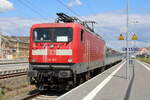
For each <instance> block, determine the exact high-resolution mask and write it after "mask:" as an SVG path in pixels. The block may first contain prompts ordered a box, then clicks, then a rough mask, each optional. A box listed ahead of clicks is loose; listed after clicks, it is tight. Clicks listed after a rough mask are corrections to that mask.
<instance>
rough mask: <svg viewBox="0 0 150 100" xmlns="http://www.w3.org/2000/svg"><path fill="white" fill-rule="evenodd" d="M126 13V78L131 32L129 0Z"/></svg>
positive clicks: (127, 75)
mask: <svg viewBox="0 0 150 100" xmlns="http://www.w3.org/2000/svg"><path fill="white" fill-rule="evenodd" d="M126 15H127V19H126V21H127V22H126V48H127V50H126V60H127V64H126V79H128V78H129V32H128V28H129V0H127V2H126Z"/></svg>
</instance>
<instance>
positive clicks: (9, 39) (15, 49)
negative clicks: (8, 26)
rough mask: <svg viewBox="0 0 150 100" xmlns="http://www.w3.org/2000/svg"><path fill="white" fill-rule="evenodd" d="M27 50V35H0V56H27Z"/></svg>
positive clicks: (9, 57) (12, 57) (3, 57)
mask: <svg viewBox="0 0 150 100" xmlns="http://www.w3.org/2000/svg"><path fill="white" fill-rule="evenodd" d="M28 52H29V37H24V36H19V37H18V36H5V35H0V58H1V59H15V58H27V57H28Z"/></svg>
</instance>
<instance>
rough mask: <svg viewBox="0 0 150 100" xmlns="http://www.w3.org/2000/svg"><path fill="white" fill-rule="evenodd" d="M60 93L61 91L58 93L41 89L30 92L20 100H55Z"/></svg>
mask: <svg viewBox="0 0 150 100" xmlns="http://www.w3.org/2000/svg"><path fill="white" fill-rule="evenodd" d="M62 94H63V93H59V92H58V91H44V92H43V91H42V92H36V93H34V94H31V95H29V96H27V97H24V98H23V99H21V100H55V99H56V98H58V97H59V96H60V95H62Z"/></svg>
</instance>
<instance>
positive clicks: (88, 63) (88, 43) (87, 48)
mask: <svg viewBox="0 0 150 100" xmlns="http://www.w3.org/2000/svg"><path fill="white" fill-rule="evenodd" d="M86 57H87V69H89V66H90V41H89V40H87V41H86Z"/></svg>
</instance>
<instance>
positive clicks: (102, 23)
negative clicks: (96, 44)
mask: <svg viewBox="0 0 150 100" xmlns="http://www.w3.org/2000/svg"><path fill="white" fill-rule="evenodd" d="M84 18H85V19H87V20H95V21H96V22H97V23H98V24H96V26H95V31H96V32H97V33H99V34H100V35H101V36H102V37H103V38H104V40H105V41H106V42H107V45H108V46H109V47H112V48H115V49H117V50H121V48H122V47H125V41H119V40H117V39H118V36H119V34H120V31H121V33H122V34H123V36H124V37H125V35H126V34H125V33H123V32H122V28H124V27H125V26H126V15H125V14H122V13H121V14H120V13H115V12H114V13H100V14H97V15H91V16H84ZM129 19H130V25H129V31H132V32H135V33H136V34H137V36H138V41H137V44H136V45H137V46H138V47H145V46H150V32H149V26H150V14H131V15H130V17H129ZM135 19H136V20H137V21H139V23H138V24H136V27H135V25H133V23H132V24H131V22H133V21H134V20H135ZM53 21H54V20H51V21H49V20H42V19H38V18H37V19H35V18H34V19H26V18H20V17H5V18H4V17H3V18H2V17H1V18H0V22H1V23H0V31H2V32H3V34H7V35H29V30H30V27H31V25H32V24H35V23H43V22H53ZM132 36H133V34H130V39H131V37H132Z"/></svg>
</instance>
